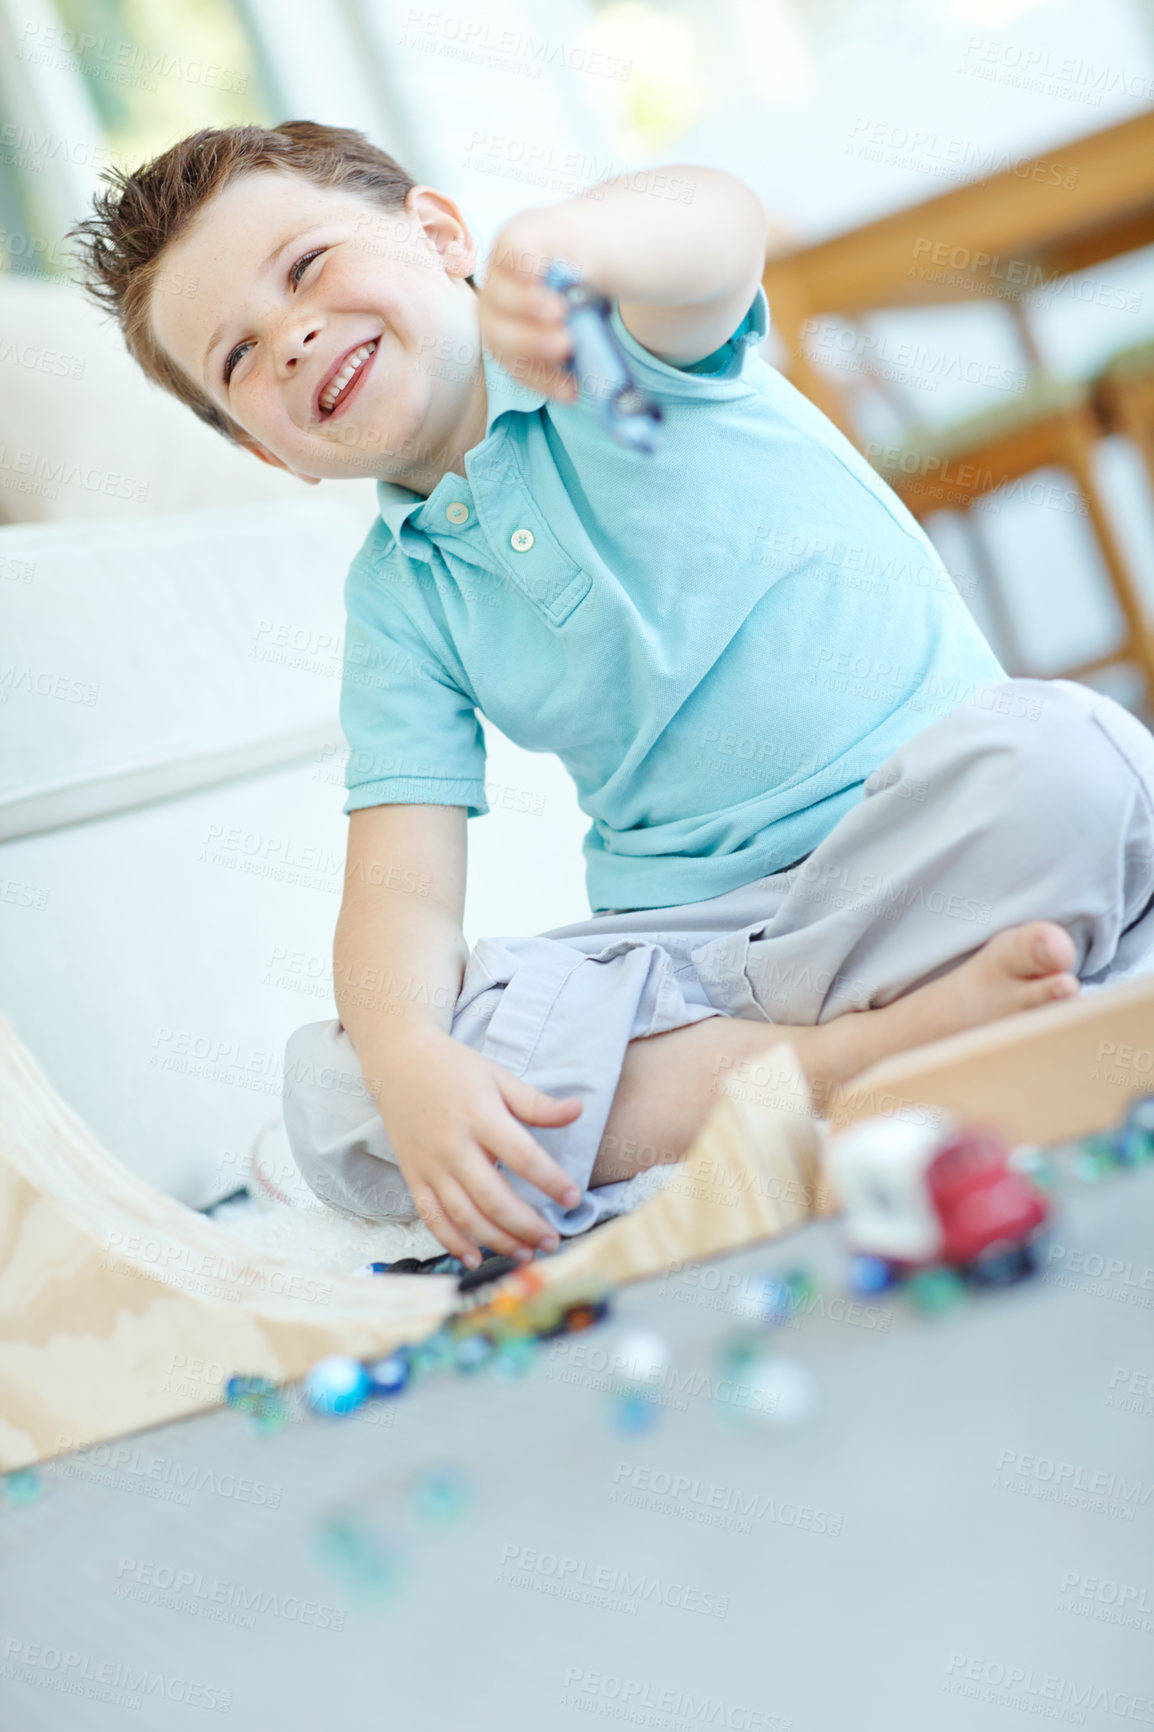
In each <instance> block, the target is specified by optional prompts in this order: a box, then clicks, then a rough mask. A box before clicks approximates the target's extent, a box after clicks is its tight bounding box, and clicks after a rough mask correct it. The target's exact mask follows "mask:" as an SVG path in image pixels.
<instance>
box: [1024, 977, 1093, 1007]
mask: <svg viewBox="0 0 1154 1732" xmlns="http://www.w3.org/2000/svg"><path fill="white" fill-rule="evenodd" d="M1081 990H1082V983H1081V981H1080V980H1078V979H1077V978H1076V976H1074V975H1073V974H1049V975H1047V976H1046V978H1045V979H1044V980H1032V981H1030V982H1029V984H1023V986H1022V987H1021V989H1020V992H1019V995H1018V1004H1019V1007H1020V1009H1022V1010H1030V1009H1032V1008H1033V1007H1034V1006H1035V1005H1039V1004H1053V1003H1054V1002H1055V1000H1057V999H1063V998H1077V996H1078V994H1079V993H1080V992H1081Z"/></svg>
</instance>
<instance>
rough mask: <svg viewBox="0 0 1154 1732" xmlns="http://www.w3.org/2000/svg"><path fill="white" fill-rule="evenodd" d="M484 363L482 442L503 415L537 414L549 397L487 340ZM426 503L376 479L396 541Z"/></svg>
mask: <svg viewBox="0 0 1154 1732" xmlns="http://www.w3.org/2000/svg"><path fill="white" fill-rule="evenodd" d="M481 365H482V366H483V368H484V370H485V396H486V409H485V439H484V440H483V441H482V443H486V442H487V441H488V439H489V437H490V435H491V434H492V431H493V428H494V426H495V425H496V423H497V421H498V419H499V418H500V417H501V416H502V415H505V414H507V413H509V411H511V410H515V411H517V412H519V413H520V414H523V415H533V414H536V412H537V410H538V409H540V408H541V407H542V405H543V404H545V403H547V402H548V401H549V399H548V397H546V395H545V393H544V392H543V391H533V390H531V389H530V388H529V387H528V386H527V385H522V384H521V383H520V382H519V381H518V380H516V379H514V378H513V377H512V376H511V375H510V374H509V373H506V371H505V369H504V367H502V366H500V365H499V364H498V363H497V362H496V361H495V360H494V359H493V357H492V355H490V353H489V351H488V349H486V348H485V346H484V344H482V345H481ZM473 450H474V451H478V450H480V446H479V445H475V446H474V447H473ZM470 455H471V453H470ZM448 480H449V476H448V475H444V476H442V477H441V480H440V481H438V483H437V486H436V487H435V488H434V489H433V493H431V494H429V496H428V498H429V499H431V498H432V497H433V494H435V493H436V492H437V489H438V488H440V487H443V486H444V485H445V484H446V482H447V481H448ZM426 503H427V500H426V496H425V495H424V494H423V493H414V492H413V490H412V488H411V487H401V486H399V485H398V483H397V482H395V481H378V482H377V510H378V511H379V513H380V516H381V521H382V522H383V523H384V525H385V528H386V529H387V530H388V531H389V532H390V534H391V535H392V537H393V540H394V541H396V542H399V541H400V539H401V530H402V528H403V527H404V525H405V522H406V520H407V519H408V518H410V517H411V516H412V515H413V513H414V512H415V511H419V510H420V508H421V506H422V505H425V504H426Z"/></svg>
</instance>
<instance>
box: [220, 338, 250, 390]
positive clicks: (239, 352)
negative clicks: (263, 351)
mask: <svg viewBox="0 0 1154 1732" xmlns="http://www.w3.org/2000/svg"><path fill="white" fill-rule="evenodd" d="M251 348H252V344H251V343H238V344H237V346H236V348H235V349H230V350H229V352H228V354H227V355H226V356H225V362H224V382H225V384H226V385H227V384H228V382H229V380H230V379H231V378H232V375H233V372H234V371H235V369H236V368H237V367H238V366H239V364H240V362H241V360H242V359H243V357H244V354H245V351H246V350H247V349H251Z"/></svg>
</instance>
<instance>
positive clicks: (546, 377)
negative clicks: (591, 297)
mask: <svg viewBox="0 0 1154 1732" xmlns="http://www.w3.org/2000/svg"><path fill="white" fill-rule="evenodd" d="M582 251H583V245H582V242H581V241H580V240H579V239H578V237H577V234H576V230H575V229H574V228H573V226H572V225H570V224H567V223H566V221H565V219H564V217H563V215H562V212H561V211H560V210H559V209H557V208H553V209H548V208H546V209H544V210H531V211H523V212H522V213H521V215H520V216H516V217H514V218H513V220H512V222H508V223H506V224H505V227H504V228H503V229H502V230H501V232H500V234H499V235H498V236H497V239H496V241H495V242H494V244H493V251H492V254H491V256H490V260H489V268H488V273H487V275H486V277H485V282H484V285H483V286H482V288H481V291H480V309H479V311H480V320H481V336H482V338H483V339H484V342H485V345H486V347H487V348H488V350H489V353H490V354H491V355H492V356H493V357H494V359H495V360H497V361H499V362H500V363H501V365H502V367H504V369H505V371H506V372H507V373H508V374H510V376H511V377H512V378H514V379H516V380H518V382H519V383H520V384H522V385H526V386H529V387H531V388H532V389H533V390H537V391H543V392H544V393H545V395H546V396H547V397H553V398H555V399H556V400H557V401H558V402H560V403H575V402H576V400H577V385H576V381H575V380H574V378H573V375H572V374H571V373H569V372H567V371H566V369H565V367H564V362H565V361H566V360H567V359H569V358H570V357H571V356H572V354H573V338H572V336H571V334H570V331H569V327H568V325H567V323H566V320H565V313H566V304H565V298H564V296H563V295H559V294H557V292H556V291H555V290H553V289H547V288H546V287H545V284H544V282H543V281H542V277H541V273H542V272H543V271H544V269H545V267H546V265H547V264H548V263H549V261H550V260H551V259H555V258H563V259H567V260H568V261H569V263H570V264H573V265H576V266H578V267H581V266H582V264H583V258H582V256H581V255H582Z"/></svg>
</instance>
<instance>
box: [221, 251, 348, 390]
mask: <svg viewBox="0 0 1154 1732" xmlns="http://www.w3.org/2000/svg"><path fill="white" fill-rule="evenodd" d="M325 251H326V249H325V248H324V247H316V248H314V249H313V251H312V252H311V253H302V255H301V257H300V258H299V259H298V260H297V261H296V263H295V264H294V265H293V266H292V268H291V270H290V271H289V282H290V283H291V284H292V286H293V288H294V289H295V288H297V287H298V286H299V284H300V280H301V278H302V277H303V276H304V274H305V272H306V271H307V270H308V268H309V266H310V265H311V264H312V262H313V260H314V259H319V258H320V256H321V254H322V253H323V252H325ZM251 348H252V344H251V343H238V344H237V345H236V348H235V349H231V350H230V351H229V353H228V355H227V357H226V359H225V363H224V382H225V384H226V385H227V384H228V382H229V380H230V379H231V378H232V375H233V373H234V371H235V370H236V368H237V367H238V366H239V364H240V362H241V360H242V358H243V356H244V354H245V351H246V350H247V349H251Z"/></svg>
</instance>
